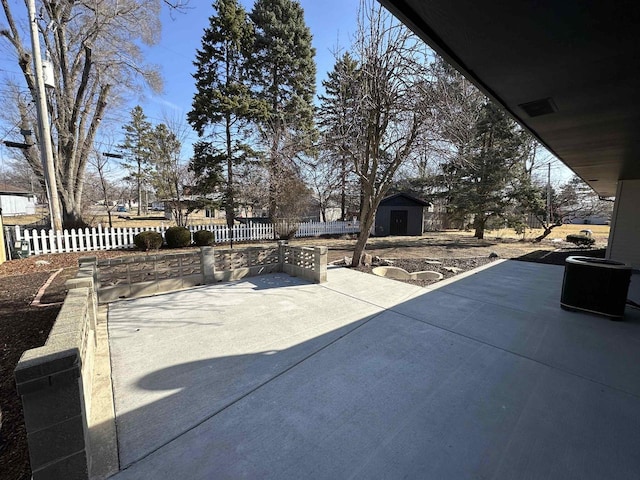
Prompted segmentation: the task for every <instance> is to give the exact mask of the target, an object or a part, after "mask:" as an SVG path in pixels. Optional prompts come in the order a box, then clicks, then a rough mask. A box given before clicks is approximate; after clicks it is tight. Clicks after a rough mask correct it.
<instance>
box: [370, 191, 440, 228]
mask: <svg viewBox="0 0 640 480" xmlns="http://www.w3.org/2000/svg"><path fill="white" fill-rule="evenodd" d="M429 207H430V204H429V202H425V201H424V200H421V199H419V198H416V197H413V196H411V195H408V194H406V193H396V194H395V195H391V196H389V197H386V198H384V199H382V201H381V202H380V206H379V207H378V211H377V212H376V222H375V225H374V231H373V234H374V235H376V236H379V237H386V236H387V235H422V234H423V233H424V231H425V213H428V210H429Z"/></svg>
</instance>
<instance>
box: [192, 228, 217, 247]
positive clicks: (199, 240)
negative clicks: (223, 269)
mask: <svg viewBox="0 0 640 480" xmlns="http://www.w3.org/2000/svg"><path fill="white" fill-rule="evenodd" d="M215 239H216V238H215V236H214V235H213V232H210V231H209V230H198V231H197V232H195V233H194V234H193V241H194V243H195V244H196V245H197V246H199V247H209V246H211V245H213V244H214V243H215Z"/></svg>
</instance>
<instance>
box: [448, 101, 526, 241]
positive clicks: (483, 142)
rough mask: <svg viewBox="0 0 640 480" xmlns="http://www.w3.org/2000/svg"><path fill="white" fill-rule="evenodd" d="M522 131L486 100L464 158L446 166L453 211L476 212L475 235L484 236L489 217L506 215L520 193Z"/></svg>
mask: <svg viewBox="0 0 640 480" xmlns="http://www.w3.org/2000/svg"><path fill="white" fill-rule="evenodd" d="M524 140H525V139H524V137H523V132H522V130H521V129H520V128H519V127H518V126H517V124H516V123H515V122H514V121H513V120H512V119H511V118H509V117H508V116H507V114H506V113H505V112H504V111H503V110H502V109H501V108H500V107H498V106H496V105H494V104H493V103H491V102H489V101H486V103H485V105H484V106H483V107H482V110H481V112H480V117H479V119H478V122H477V124H476V126H475V128H474V131H473V136H472V139H471V142H470V143H469V145H468V147H467V152H466V153H467V155H466V156H465V158H457V159H455V160H453V161H450V162H448V163H447V164H446V165H445V166H444V170H445V178H447V180H448V183H449V191H448V200H449V207H450V209H451V211H453V212H454V213H455V212H458V213H459V214H463V215H464V214H471V215H473V218H474V220H473V227H474V229H475V233H474V236H475V237H476V238H478V239H482V238H484V230H485V227H486V224H487V221H488V220H489V219H490V218H498V217H503V216H504V215H505V213H506V211H507V209H508V207H510V206H511V205H512V203H513V202H514V201H515V200H516V199H517V197H518V195H519V193H520V192H519V191H518V188H519V187H518V185H517V182H515V180H516V179H518V178H521V176H522V175H521V174H522V173H523V172H524V167H525V162H524V159H525V157H526V155H525V152H524Z"/></svg>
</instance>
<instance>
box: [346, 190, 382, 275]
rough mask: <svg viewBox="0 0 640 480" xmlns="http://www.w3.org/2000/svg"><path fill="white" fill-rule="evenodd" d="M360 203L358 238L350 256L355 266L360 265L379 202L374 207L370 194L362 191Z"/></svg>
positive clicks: (352, 264)
mask: <svg viewBox="0 0 640 480" xmlns="http://www.w3.org/2000/svg"><path fill="white" fill-rule="evenodd" d="M360 203H361V207H360V208H361V210H360V233H358V239H357V240H356V246H355V249H354V251H353V257H352V258H351V266H352V267H357V266H358V265H360V261H361V259H362V254H363V253H364V248H365V246H366V245H367V241H368V240H369V236H370V235H371V226H372V225H373V223H374V222H375V219H376V210H377V208H378V203H379V202H377V203H376V204H375V208H374V205H373V203H374V202H372V201H371V195H367V194H365V193H364V192H362V197H361V202H360Z"/></svg>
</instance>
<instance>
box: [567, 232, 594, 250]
mask: <svg viewBox="0 0 640 480" xmlns="http://www.w3.org/2000/svg"><path fill="white" fill-rule="evenodd" d="M567 242H569V243H573V244H574V245H578V246H579V247H590V246H591V245H593V244H594V243H596V240H595V238H592V237H589V236H587V235H583V234H578V233H572V234H570V235H567Z"/></svg>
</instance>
